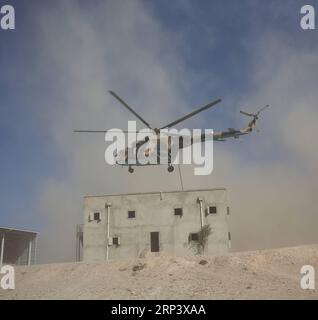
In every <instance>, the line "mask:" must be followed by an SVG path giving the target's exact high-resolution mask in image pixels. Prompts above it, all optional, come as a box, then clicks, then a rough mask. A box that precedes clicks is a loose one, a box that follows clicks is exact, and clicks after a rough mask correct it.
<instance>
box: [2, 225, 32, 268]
mask: <svg viewBox="0 0 318 320" xmlns="http://www.w3.org/2000/svg"><path fill="white" fill-rule="evenodd" d="M36 239H37V233H36V232H34V231H27V230H19V229H13V228H4V227H0V265H3V264H10V265H31V264H35V261H36Z"/></svg>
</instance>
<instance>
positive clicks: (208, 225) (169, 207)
mask: <svg viewBox="0 0 318 320" xmlns="http://www.w3.org/2000/svg"><path fill="white" fill-rule="evenodd" d="M228 215H229V208H228V206H227V199H226V190H225V189H224V188H215V189H208V190H188V191H169V192H148V193H134V194H118V195H105V196H86V197H84V226H83V260H84V261H105V260H117V259H126V258H134V257H142V256H145V255H146V254H148V253H158V252H161V251H165V252H170V253H174V254H176V255H183V256H184V255H193V254H199V253H203V254H207V255H214V254H223V253H226V252H228V249H229V247H230V233H229V230H228V223H227V216H228Z"/></svg>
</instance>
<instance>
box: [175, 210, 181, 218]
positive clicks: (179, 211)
mask: <svg viewBox="0 0 318 320" xmlns="http://www.w3.org/2000/svg"><path fill="white" fill-rule="evenodd" d="M174 215H175V216H179V217H180V218H181V217H182V215H183V210H182V208H175V209H174Z"/></svg>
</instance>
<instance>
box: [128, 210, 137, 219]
mask: <svg viewBox="0 0 318 320" xmlns="http://www.w3.org/2000/svg"><path fill="white" fill-rule="evenodd" d="M134 218H136V211H128V219H134Z"/></svg>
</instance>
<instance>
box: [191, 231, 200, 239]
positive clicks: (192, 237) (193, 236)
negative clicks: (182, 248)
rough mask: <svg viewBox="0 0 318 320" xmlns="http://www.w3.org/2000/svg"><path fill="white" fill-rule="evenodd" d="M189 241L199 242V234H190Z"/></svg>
mask: <svg viewBox="0 0 318 320" xmlns="http://www.w3.org/2000/svg"><path fill="white" fill-rule="evenodd" d="M189 241H199V234H198V233H197V232H196V233H190V235H189Z"/></svg>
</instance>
